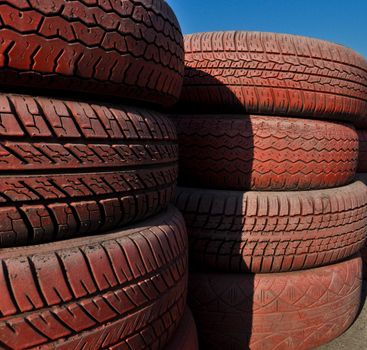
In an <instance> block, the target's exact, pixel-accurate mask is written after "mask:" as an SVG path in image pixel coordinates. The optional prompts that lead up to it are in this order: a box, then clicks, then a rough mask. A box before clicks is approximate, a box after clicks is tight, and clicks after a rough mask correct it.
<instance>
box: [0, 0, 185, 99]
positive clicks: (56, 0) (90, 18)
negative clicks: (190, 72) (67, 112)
mask: <svg viewBox="0 0 367 350" xmlns="http://www.w3.org/2000/svg"><path fill="white" fill-rule="evenodd" d="M0 19H1V24H0V44H1V45H0V46H1V49H0V54H1V56H0V58H1V59H0V81H1V85H2V86H3V87H6V88H7V89H9V88H10V86H15V85H16V86H20V87H26V88H29V87H36V88H41V89H47V91H48V90H49V89H50V88H52V89H56V90H64V91H67V92H69V91H70V90H73V91H80V92H85V93H93V94H98V95H100V94H108V95H110V96H117V97H122V98H127V99H134V100H136V99H138V100H143V101H146V102H153V103H156V104H159V105H170V104H173V103H174V102H176V101H177V99H178V97H179V95H180V92H181V87H182V82H183V71H184V48H183V38H182V34H181V30H180V26H179V24H178V22H177V19H176V17H175V15H174V13H173V12H172V10H171V8H170V7H169V5H168V4H167V3H166V2H165V1H163V0H124V1H121V0H119V1H117V0H111V1H96V0H93V1H85V0H75V1H69V0H48V1H39V0H34V1H24V0H4V1H2V2H1V5H0Z"/></svg>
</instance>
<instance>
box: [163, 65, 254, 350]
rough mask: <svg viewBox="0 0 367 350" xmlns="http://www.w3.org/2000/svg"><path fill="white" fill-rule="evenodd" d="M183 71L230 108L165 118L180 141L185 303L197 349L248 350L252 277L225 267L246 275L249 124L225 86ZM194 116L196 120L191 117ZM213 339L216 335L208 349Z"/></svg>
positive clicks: (182, 110) (181, 111)
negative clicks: (185, 233)
mask: <svg viewBox="0 0 367 350" xmlns="http://www.w3.org/2000/svg"><path fill="white" fill-rule="evenodd" d="M186 69H189V70H190V73H189V74H190V75H192V76H198V77H200V79H205V81H206V82H207V83H208V84H209V85H212V86H217V87H218V94H220V95H221V96H223V98H224V100H225V101H231V106H230V105H228V108H223V106H221V105H218V106H212V108H210V109H208V108H203V106H202V104H201V103H200V102H199V101H198V103H197V104H195V103H194V104H190V106H185V105H183V104H179V105H178V106H176V108H175V110H174V112H172V113H171V115H170V116H171V119H172V120H173V121H174V123H175V124H176V127H177V131H178V142H179V179H178V185H179V188H178V190H177V194H176V205H177V206H178V207H179V209H180V210H181V211H182V212H183V214H184V218H185V220H186V223H187V225H188V231H189V245H190V251H189V253H190V260H189V270H190V273H191V276H190V278H189V295H188V303H189V304H190V305H191V308H192V310H193V314H194V317H195V322H196V323H197V327H198V330H201V332H199V343H200V345H201V348H202V349H224V348H227V346H228V349H232V348H233V349H238V348H240V347H244V348H248V347H249V346H250V339H251V332H249V330H251V329H252V328H253V312H252V311H253V305H254V300H253V298H254V292H255V289H254V275H253V274H249V273H244V272H238V273H233V272H230V271H228V270H230V269H229V266H228V256H229V255H228V254H230V255H233V259H232V261H231V264H233V265H236V266H238V268H241V269H244V270H245V271H246V270H247V272H248V267H246V266H243V262H242V254H241V251H242V249H243V238H242V237H243V234H244V232H243V230H244V226H245V225H246V222H245V215H244V214H245V213H246V192H240V191H237V189H238V188H250V187H251V183H252V178H251V174H252V169H253V159H254V139H253V127H252V121H251V117H250V116H249V115H247V114H245V113H243V109H242V108H241V103H240V101H238V99H237V96H236V94H235V93H233V92H232V91H231V89H229V88H228V87H227V86H226V85H224V84H223V83H221V82H220V81H219V80H218V79H216V78H215V77H213V76H212V75H210V74H207V73H206V72H204V71H202V70H198V69H193V68H188V67H186ZM204 96H205V95H204ZM207 97H208V99H209V100H210V96H207ZM235 105H237V106H238V107H237V108H233V106H235ZM193 109H194V110H195V112H196V113H195V114H193V113H190V110H191V111H192V110H193ZM238 140H241V143H240V142H238ZM244 165H245V166H244ZM208 174H210V181H208V177H207V175H208ZM181 186H185V187H181ZM244 204H245V205H244ZM216 236H218V239H217V240H216V238H215V237H216ZM223 236H224V237H225V238H224V241H225V242H224V241H223ZM235 256H236V257H235ZM241 266H242V267H241ZM203 284H205V287H204V288H203ZM214 332H216V333H217V335H219V336H217V337H215V341H214V342H212V339H213V333H214ZM218 332H219V334H218ZM219 338H220V341H219V342H218V339H219Z"/></svg>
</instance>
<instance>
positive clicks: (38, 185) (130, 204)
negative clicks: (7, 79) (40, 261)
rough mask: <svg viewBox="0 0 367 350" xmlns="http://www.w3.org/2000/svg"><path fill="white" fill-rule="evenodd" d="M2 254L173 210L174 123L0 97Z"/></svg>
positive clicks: (110, 109)
mask: <svg viewBox="0 0 367 350" xmlns="http://www.w3.org/2000/svg"><path fill="white" fill-rule="evenodd" d="M0 135H1V141H0V170H1V172H2V176H1V178H0V218H1V220H2V225H1V229H0V246H1V247H5V246H13V245H19V244H34V243H41V242H45V241H51V240H54V239H62V238H66V237H72V236H75V235H83V234H87V233H88V234H91V233H95V232H97V231H98V230H99V231H101V230H102V231H104V230H109V229H113V228H115V227H118V226H120V225H123V224H128V223H132V222H134V221H136V220H142V219H144V218H145V217H148V216H151V215H154V214H155V213H158V212H159V211H160V210H162V209H164V208H165V207H166V206H167V205H168V203H169V202H170V200H171V198H172V195H173V191H174V188H175V184H176V179H177V159H178V146H177V144H176V142H177V141H176V140H177V136H176V131H175V127H174V125H173V123H172V122H171V121H170V120H168V119H167V118H165V117H163V116H162V115H160V114H158V113H155V112H150V111H148V110H144V109H136V108H131V107H119V106H108V105H104V106H101V105H95V104H91V103H87V102H73V101H63V100H53V99H48V98H40V97H30V96H24V95H6V94H4V95H2V96H1V97H0Z"/></svg>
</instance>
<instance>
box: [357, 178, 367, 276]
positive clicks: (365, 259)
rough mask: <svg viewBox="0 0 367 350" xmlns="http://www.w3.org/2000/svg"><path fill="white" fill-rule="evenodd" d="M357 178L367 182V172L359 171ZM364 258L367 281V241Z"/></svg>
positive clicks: (364, 272)
mask: <svg viewBox="0 0 367 350" xmlns="http://www.w3.org/2000/svg"><path fill="white" fill-rule="evenodd" d="M357 179H358V180H359V181H362V182H363V183H364V184H367V174H366V173H358V174H357ZM361 254H362V260H363V277H364V279H365V280H366V281H367V242H366V245H365V247H363V248H362V250H361Z"/></svg>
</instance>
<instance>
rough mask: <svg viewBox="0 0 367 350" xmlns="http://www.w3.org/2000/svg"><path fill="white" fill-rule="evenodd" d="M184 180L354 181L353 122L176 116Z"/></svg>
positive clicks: (295, 185)
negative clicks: (351, 123)
mask: <svg viewBox="0 0 367 350" xmlns="http://www.w3.org/2000/svg"><path fill="white" fill-rule="evenodd" d="M172 120H173V121H174V122H175V124H176V126H177V131H178V140H179V149H180V151H179V154H180V159H179V162H180V180H179V182H180V184H181V185H183V186H194V187H208V188H216V189H234V190H246V189H251V190H259V191H260V190H265V191H271V190H279V191H280V190H281V191H289V190H311V189H320V188H330V187H338V186H343V185H345V184H348V183H351V182H352V181H353V180H354V177H355V174H356V167H357V162H358V135H357V132H356V131H355V129H354V128H353V127H352V126H348V125H343V124H336V123H330V122H323V121H316V120H305V119H289V118H282V117H280V118H277V117H267V116H266V117H265V116H240V115H214V116H213V115H176V116H173V118H172Z"/></svg>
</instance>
